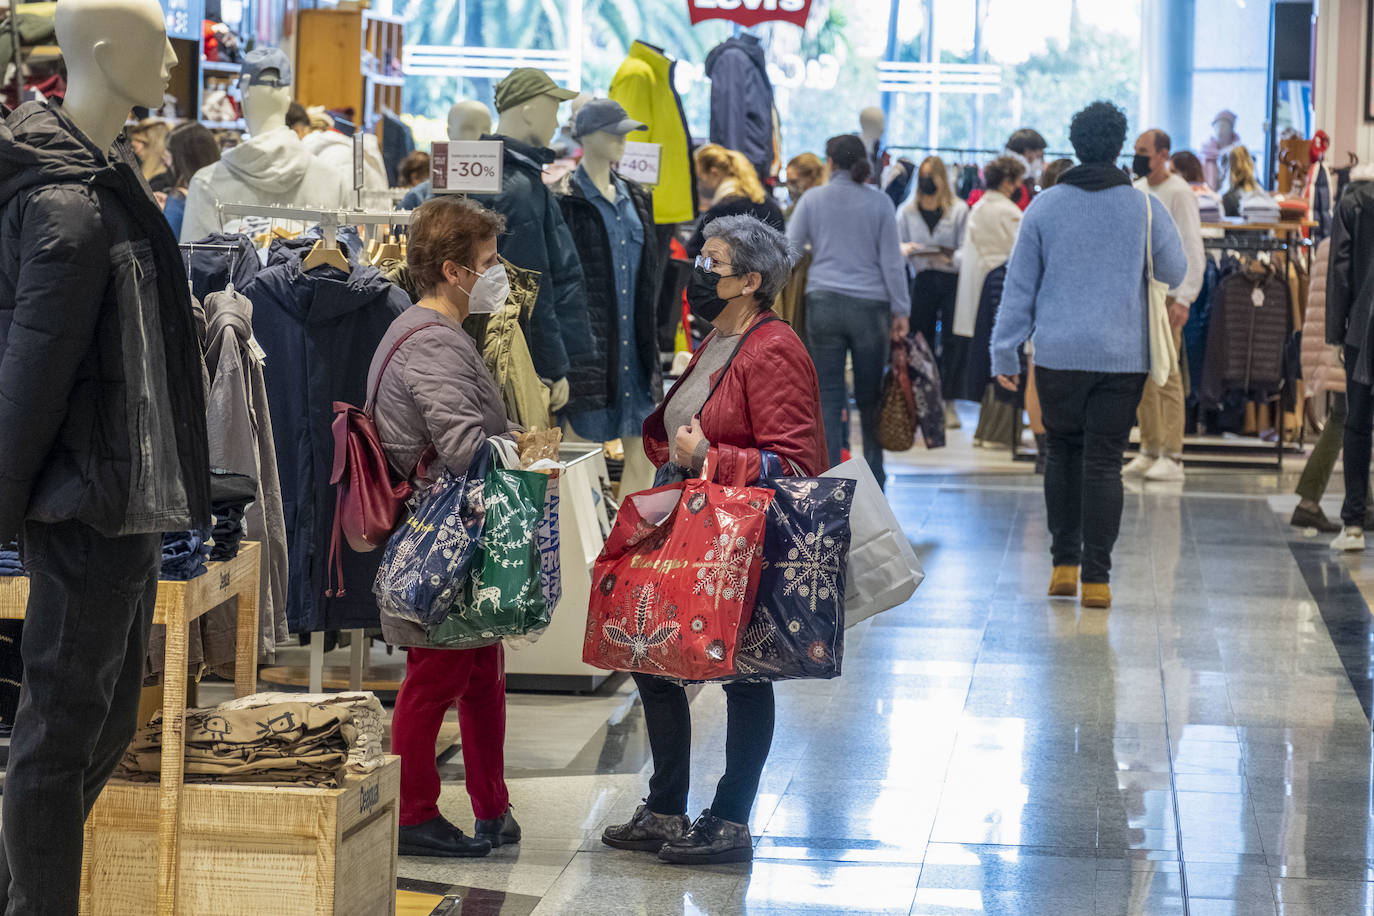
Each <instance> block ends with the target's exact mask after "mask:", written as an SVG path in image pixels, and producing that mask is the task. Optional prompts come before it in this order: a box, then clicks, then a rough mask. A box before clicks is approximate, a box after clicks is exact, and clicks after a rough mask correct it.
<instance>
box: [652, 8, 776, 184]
mask: <svg viewBox="0 0 1374 916" xmlns="http://www.w3.org/2000/svg"><path fill="white" fill-rule="evenodd" d="M706 77H707V79H709V80H710V81H711V142H712V143H719V144H720V145H721V146H723V147H725V148H726V149H732V150H737V151H739V152H741V153H743V154H744V158H746V159H748V160H749V161H750V162H751V163H753V166H754V168H756V169H758V170H759V174H760V175H767V174H768V168H769V166H770V165H771V164H772V162H773V83H772V81H771V80H769V79H768V65H767V62H766V61H765V60H764V56H763V45H761V44H760V43H759V39H758V36H756V35H750V34H747V33H745V34H742V35H736V36H734V37H731V38H727V39H725V41H723V42H721V43H720V44H718V45H716V46H715V47H714V48H713V49H712V50H711V53H710V54H707V55H706ZM631 117H633V115H632V116H631ZM647 123H650V124H652V123H653V122H652V121H650V122H647Z"/></svg>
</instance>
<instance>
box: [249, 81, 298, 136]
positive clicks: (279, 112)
mask: <svg viewBox="0 0 1374 916" xmlns="http://www.w3.org/2000/svg"><path fill="white" fill-rule="evenodd" d="M269 72H270V71H269ZM290 107H291V89H290V87H288V86H280V87H279V86H266V85H260V86H245V87H244V88H243V119H244V120H245V121H247V122H248V133H249V135H250V136H254V137H257V136H260V135H262V134H265V133H267V131H269V130H275V129H276V128H278V127H285V126H286V110H287V109H288V108H290Z"/></svg>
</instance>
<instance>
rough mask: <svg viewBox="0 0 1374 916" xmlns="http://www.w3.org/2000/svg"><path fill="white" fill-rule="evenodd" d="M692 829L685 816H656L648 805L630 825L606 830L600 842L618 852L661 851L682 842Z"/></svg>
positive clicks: (638, 809)
mask: <svg viewBox="0 0 1374 916" xmlns="http://www.w3.org/2000/svg"><path fill="white" fill-rule="evenodd" d="M691 826H692V822H691V821H689V820H688V819H687V815H685V814H655V813H654V812H652V811H650V810H649V806H648V805H640V806H639V807H638V808H636V809H635V816H634V817H632V818H630V822H629V823H628V824H619V825H617V826H615V827H607V828H606V829H605V830H603V831H602V833H601V842H603V843H605V844H606V845H607V846H611V847H614V848H615V849H633V850H635V851H637V852H658V851H659V850H660V849H662V848H663V846H664V844H666V843H671V842H673V841H674V840H680V839H682V836H683V834H685V833H686V832H687V830H688V828H689V827H691Z"/></svg>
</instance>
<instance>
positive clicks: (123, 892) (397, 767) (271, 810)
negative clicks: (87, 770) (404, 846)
mask: <svg viewBox="0 0 1374 916" xmlns="http://www.w3.org/2000/svg"><path fill="white" fill-rule="evenodd" d="M400 786H401V760H400V758H399V757H389V758H387V763H386V765H385V766H384V767H383V768H382V769H380V770H378V771H376V772H375V773H372V774H370V775H368V776H365V777H359V776H349V777H347V778H346V779H345V781H344V784H343V786H342V787H341V788H339V789H307V788H267V787H253V786H232V785H187V786H184V787H183V788H182V790H181V798H182V805H181V824H180V831H179V834H180V853H181V854H180V863H179V865H180V873H179V876H178V877H179V880H178V881H177V882H176V888H177V900H176V909H177V912H179V913H195V914H210V913H213V914H217V916H263V914H269V913H270V914H272V916H394V914H395V912H396V842H397V832H398V830H399V826H398V825H399V816H400V806H399V798H400ZM157 827H158V786H157V785H155V784H144V783H129V782H120V781H112V782H111V783H110V784H109V785H108V786H107V787H106V789H105V791H104V792H103V793H102V794H101V796H100V799H99V801H97V802H96V805H95V808H94V809H93V810H92V811H91V816H90V819H89V820H88V821H87V822H86V856H85V862H84V868H83V871H82V877H81V913H82V916H129V914H132V913H151V912H152V911H153V901H155V900H156V899H157V896H158V894H157V891H158V868H157V864H158V863H157V857H156V856H155V855H150V852H151V851H152V850H153V849H155V848H156V844H157Z"/></svg>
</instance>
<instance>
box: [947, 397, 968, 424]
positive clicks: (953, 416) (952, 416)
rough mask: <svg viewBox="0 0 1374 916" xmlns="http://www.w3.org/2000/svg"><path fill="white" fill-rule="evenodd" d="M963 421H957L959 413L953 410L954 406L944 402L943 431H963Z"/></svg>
mask: <svg viewBox="0 0 1374 916" xmlns="http://www.w3.org/2000/svg"><path fill="white" fill-rule="evenodd" d="M963 428H964V421H963V420H960V419H959V411H957V410H955V409H954V404H953V403H952V402H950V401H945V429H963Z"/></svg>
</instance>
